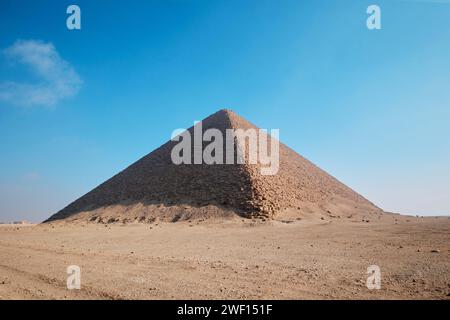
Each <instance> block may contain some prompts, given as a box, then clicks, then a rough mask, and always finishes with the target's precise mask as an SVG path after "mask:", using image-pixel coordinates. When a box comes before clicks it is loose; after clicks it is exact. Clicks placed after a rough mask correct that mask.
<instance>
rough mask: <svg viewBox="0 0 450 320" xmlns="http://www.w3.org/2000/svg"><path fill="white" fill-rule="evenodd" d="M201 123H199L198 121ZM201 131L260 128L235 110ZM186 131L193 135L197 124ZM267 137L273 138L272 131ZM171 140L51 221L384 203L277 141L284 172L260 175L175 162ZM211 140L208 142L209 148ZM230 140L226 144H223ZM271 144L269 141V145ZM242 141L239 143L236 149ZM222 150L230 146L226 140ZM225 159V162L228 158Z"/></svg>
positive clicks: (325, 209) (370, 209)
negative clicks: (347, 183) (355, 189)
mask: <svg viewBox="0 0 450 320" xmlns="http://www.w3.org/2000/svg"><path fill="white" fill-rule="evenodd" d="M196 125H198V124H196ZM201 125H202V130H203V132H204V131H206V130H207V129H211V128H214V129H217V130H219V131H220V132H221V133H222V134H223V135H224V136H225V134H226V133H225V131H226V129H243V130H247V129H258V128H257V127H256V126H255V125H253V124H251V123H250V122H248V121H247V120H245V119H243V118H242V117H240V116H238V115H237V114H236V113H234V112H233V111H231V110H226V109H223V110H219V111H218V112H216V113H214V114H212V115H210V116H209V117H207V118H205V119H204V120H202V121H201ZM188 131H189V132H190V133H191V134H193V132H194V126H193V127H191V128H189V129H188ZM268 139H272V138H271V137H270V136H268ZM177 143H178V142H177V141H172V140H170V141H168V142H167V143H165V144H164V145H162V146H161V147H159V148H157V149H156V150H154V151H153V152H151V153H149V154H148V155H146V156H144V157H143V158H141V159H140V160H138V161H136V162H135V163H133V164H132V165H130V166H129V167H128V168H126V169H125V170H123V171H122V172H120V173H118V174H116V175H115V176H113V177H112V178H110V179H109V180H107V181H105V182H104V183H102V184H101V185H99V186H98V187H96V188H95V189H93V190H92V191H90V192H88V193H87V194H85V195H84V196H82V197H80V198H79V199H77V200H75V201H74V202H72V203H71V204H69V205H68V206H67V207H65V208H63V209H62V210H60V211H59V212H57V213H56V214H54V215H53V216H51V217H50V218H49V219H48V220H46V222H50V221H55V220H61V219H64V220H67V221H74V220H82V221H84V220H89V221H96V222H108V223H110V222H118V221H121V222H129V221H143V222H147V221H149V222H152V221H155V220H156V219H157V220H167V221H178V220H186V219H192V218H203V219H206V218H208V217H213V216H232V215H239V216H242V217H247V218H262V219H271V218H274V217H276V216H277V215H278V214H279V213H282V212H286V211H289V210H291V211H292V212H294V214H295V212H296V213H298V214H299V215H301V214H302V213H305V212H311V213H314V212H320V213H325V214H328V215H333V212H344V213H348V214H355V213H362V214H372V213H380V212H381V209H379V208H378V207H376V206H375V205H374V204H372V203H371V202H369V201H368V200H366V199H365V198H364V197H362V196H361V195H359V194H358V193H356V192H355V191H353V190H352V189H350V188H349V187H347V186H345V185H344V184H342V183H341V182H339V181H338V180H336V179H335V178H333V177H332V176H331V175H329V174H328V173H326V172H325V171H323V170H321V169H320V168H318V167H317V166H315V165H314V164H312V163H311V162H310V161H308V160H307V159H305V158H303V157H302V156H300V155H299V154H297V153H296V152H295V151H293V150H292V149H290V148H289V147H287V146H285V145H284V144H282V143H281V142H280V144H279V170H278V172H277V173H276V174H274V175H263V174H262V173H261V170H260V169H261V167H262V164H261V163H250V162H249V161H248V158H244V161H243V163H241V164H239V163H236V162H235V163H234V164H228V163H224V164H205V163H201V164H178V165H177V164H174V163H173V161H172V158H171V152H172V148H173V147H174V146H175V145H176V144H177ZM207 144H209V142H207V143H205V142H203V144H202V148H204V147H205V146H206V145H207ZM224 145H225V143H224ZM269 145H270V144H269ZM237 148H239V145H238V144H237V146H235V151H236V150H237ZM224 154H225V146H224ZM224 162H225V161H224Z"/></svg>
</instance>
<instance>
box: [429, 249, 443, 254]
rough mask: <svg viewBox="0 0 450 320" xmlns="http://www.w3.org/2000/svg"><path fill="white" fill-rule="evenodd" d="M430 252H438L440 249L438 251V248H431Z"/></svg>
mask: <svg viewBox="0 0 450 320" xmlns="http://www.w3.org/2000/svg"><path fill="white" fill-rule="evenodd" d="M430 252H433V253H439V252H441V251H439V250H438V249H433V250H431V251H430Z"/></svg>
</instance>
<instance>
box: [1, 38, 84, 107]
mask: <svg viewBox="0 0 450 320" xmlns="http://www.w3.org/2000/svg"><path fill="white" fill-rule="evenodd" d="M3 53H4V55H6V57H7V58H8V59H10V60H11V61H12V62H17V63H21V64H23V65H26V66H28V67H29V68H30V69H31V71H32V72H33V73H34V74H35V75H36V76H37V77H38V78H39V79H40V81H39V82H38V83H22V82H14V81H4V82H1V83H0V101H5V102H8V103H11V104H13V105H18V106H26V107H31V106H53V105H56V104H57V103H58V102H59V101H60V100H62V99H64V98H69V97H72V96H74V95H75V94H77V93H78V91H79V90H80V88H81V85H82V80H81V78H80V76H79V75H78V74H77V73H76V71H75V69H74V68H73V67H72V66H71V65H70V64H69V63H68V62H67V61H65V60H64V59H62V58H61V57H60V55H59V53H58V51H56V49H55V47H54V46H53V44H52V43H45V42H42V41H38V40H17V41H16V42H15V43H14V44H13V45H12V46H11V47H9V48H6V49H5V50H3Z"/></svg>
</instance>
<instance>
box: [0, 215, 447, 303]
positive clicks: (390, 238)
mask: <svg viewBox="0 0 450 320" xmlns="http://www.w3.org/2000/svg"><path fill="white" fill-rule="evenodd" d="M449 243H450V219H449V218H447V217H424V218H421V217H411V216H400V215H395V214H384V215H380V216H379V217H378V218H376V219H367V218H364V219H362V218H361V217H359V218H354V217H352V218H348V217H341V218H333V217H329V216H326V215H323V216H314V215H307V214H304V215H302V216H301V217H297V218H296V219H295V220H292V219H289V218H283V219H281V220H276V219H275V220H272V221H270V222H261V221H260V220H251V219H241V218H240V217H234V218H228V219H226V220H224V219H220V220H214V219H213V220H211V219H209V220H201V219H196V220H191V221H181V222H175V223H171V222H154V223H138V222H136V223H131V224H130V223H129V224H123V223H110V224H107V223H95V222H82V223H76V224H73V223H66V222H59V223H52V224H39V225H1V226H0V298H1V299H449V293H450V280H449V274H450V245H449ZM374 264H375V265H378V266H379V267H380V269H381V288H380V290H369V289H368V288H367V287H366V279H367V277H368V274H367V273H366V270H367V267H368V266H370V265H374ZM69 265H78V266H80V268H81V289H80V290H68V289H67V287H66V279H67V277H68V275H67V273H66V269H67V267H68V266H69Z"/></svg>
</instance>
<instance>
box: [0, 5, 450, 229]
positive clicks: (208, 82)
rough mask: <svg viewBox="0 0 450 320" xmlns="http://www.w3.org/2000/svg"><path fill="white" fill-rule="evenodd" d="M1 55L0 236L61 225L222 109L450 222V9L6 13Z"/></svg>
mask: <svg viewBox="0 0 450 320" xmlns="http://www.w3.org/2000/svg"><path fill="white" fill-rule="evenodd" d="M374 3H375V4H378V5H379V6H380V8H381V18H382V29H381V30H372V31H371V30H368V29H367V27H366V19H367V14H366V8H367V6H368V5H370V4H374ZM70 4H77V5H79V6H80V8H81V19H82V22H81V24H82V29H81V30H74V31H69V30H68V29H67V27H66V23H65V21H66V18H67V14H66V8H67V6H68V5H70ZM0 48H1V50H2V51H1V53H0V155H1V156H0V221H10V220H21V219H28V220H32V221H40V220H42V219H45V218H47V217H48V216H50V214H52V213H54V212H56V211H58V210H59V209H61V208H62V207H64V206H65V205H67V204H68V203H69V202H71V201H73V200H75V199H76V198H78V197H79V196H81V195H83V194H84V193H86V192H87V191H89V190H90V189H92V188H93V187H95V186H96V185H98V184H100V183H101V182H103V181H104V180H106V179H107V178H109V177H111V176H112V175H114V174H115V173H117V172H118V171H120V170H122V169H124V168H125V167H126V166H128V165H129V164H131V163H132V162H134V161H135V160H137V159H139V158H140V157H142V156H143V155H145V154H147V153H148V152H150V151H152V150H153V149H155V148H156V147H158V146H160V145H161V144H162V143H164V142H165V141H166V140H168V139H169V138H170V135H171V133H172V131H173V130H174V129H176V128H180V127H189V126H190V125H192V124H193V121H194V120H201V119H203V118H204V117H206V116H208V115H209V114H211V113H213V112H215V111H216V110H218V109H220V108H230V109H233V110H234V111H236V112H237V113H238V114H240V115H242V116H243V117H245V118H247V119H248V120H250V121H252V122H253V123H255V124H256V125H258V126H259V127H261V128H267V129H272V128H279V129H280V139H281V140H282V141H283V142H284V143H286V144H287V145H289V146H290V147H292V148H293V149H294V150H296V151H297V152H299V153H300V154H302V155H303V156H305V157H307V158H308V159H310V160H311V161H313V162H314V163H315V164H317V165H318V166H320V167H322V168H323V169H325V170H326V171H328V172H329V173H331V174H332V175H334V176H335V177H336V178H338V179H340V180H341V181H342V182H344V183H346V184H347V185H349V186H350V187H352V188H354V189H355V190H357V191H358V192H359V193H361V194H362V195H364V196H366V197H367V198H369V199H370V200H372V201H373V202H375V203H376V204H377V205H378V206H380V207H382V208H384V209H385V210H391V211H396V212H401V213H405V214H419V215H437V214H446V215H449V214H450V196H449V195H450V141H449V140H450V139H449V137H450V90H449V87H450V58H449V57H450V1H394V0H391V1H363V0H340V1H331V0H328V1H326V0H314V1H313V0H311V1H299V0H295V1H288V0H282V1H275V0H271V1H264V0H258V1H256V0H255V1H250V0H245V1H242V0H240V1H236V0H231V1H230V0H226V1H225V0H208V1H207V0H195V1H194V0H177V1H174V0H164V1H133V0H129V1H81V0H79V1H42V0H39V1H36V0H34V1H24V0H22V1H11V0H0ZM38 49H39V50H40V52H41V53H40V54H41V55H37V56H36V51H37V50H38ZM30 51H31V56H30ZM46 59H48V61H47V60H46ZM46 62H48V63H46ZM30 91H32V94H33V99H31V100H30V99H27V98H26V97H28V95H29V94H30ZM25 101H28V103H25ZM30 101H31V102H30Z"/></svg>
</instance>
